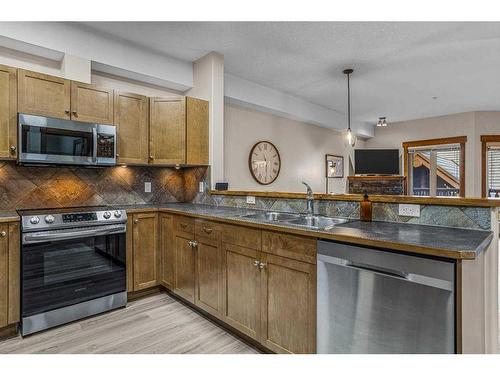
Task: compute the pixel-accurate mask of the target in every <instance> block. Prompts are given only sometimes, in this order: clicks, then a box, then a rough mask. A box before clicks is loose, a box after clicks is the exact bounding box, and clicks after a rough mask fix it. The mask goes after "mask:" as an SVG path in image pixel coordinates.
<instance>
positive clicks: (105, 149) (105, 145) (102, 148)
mask: <svg viewBox="0 0 500 375" xmlns="http://www.w3.org/2000/svg"><path fill="white" fill-rule="evenodd" d="M97 157H98V158H114V157H115V136H114V135H108V134H97Z"/></svg>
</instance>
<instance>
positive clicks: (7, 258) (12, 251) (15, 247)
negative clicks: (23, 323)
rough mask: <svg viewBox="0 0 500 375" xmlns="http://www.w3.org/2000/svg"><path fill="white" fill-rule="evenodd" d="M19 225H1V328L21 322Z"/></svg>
mask: <svg viewBox="0 0 500 375" xmlns="http://www.w3.org/2000/svg"><path fill="white" fill-rule="evenodd" d="M20 269H21V264H20V251H19V223H2V224H0V328H1V327H5V326H7V325H10V324H13V323H17V322H19V316H20V306H19V304H20V283H19V280H20V274H19V272H20Z"/></svg>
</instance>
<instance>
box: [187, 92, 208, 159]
mask: <svg viewBox="0 0 500 375" xmlns="http://www.w3.org/2000/svg"><path fill="white" fill-rule="evenodd" d="M186 164H201V165H207V164H208V102H207V101H205V100H201V99H195V98H191V97H187V98H186Z"/></svg>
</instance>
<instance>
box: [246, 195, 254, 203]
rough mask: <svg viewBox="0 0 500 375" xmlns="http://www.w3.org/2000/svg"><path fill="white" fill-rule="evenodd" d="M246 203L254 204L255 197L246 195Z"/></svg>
mask: <svg viewBox="0 0 500 375" xmlns="http://www.w3.org/2000/svg"><path fill="white" fill-rule="evenodd" d="M247 203H248V204H255V197H254V196H253V195H247Z"/></svg>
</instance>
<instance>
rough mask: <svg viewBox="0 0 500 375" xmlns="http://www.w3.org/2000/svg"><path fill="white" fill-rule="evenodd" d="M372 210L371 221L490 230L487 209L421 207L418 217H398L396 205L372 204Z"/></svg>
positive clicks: (489, 216)
mask: <svg viewBox="0 0 500 375" xmlns="http://www.w3.org/2000/svg"><path fill="white" fill-rule="evenodd" d="M372 210H373V211H372V212H373V216H372V220H373V221H395V222H398V223H411V224H426V225H438V226H445V227H456V228H469V229H485V230H490V229H491V210H490V208H488V207H462V206H435V205H421V206H420V217H408V216H399V214H398V211H399V207H398V204H396V203H373V208H372Z"/></svg>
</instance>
